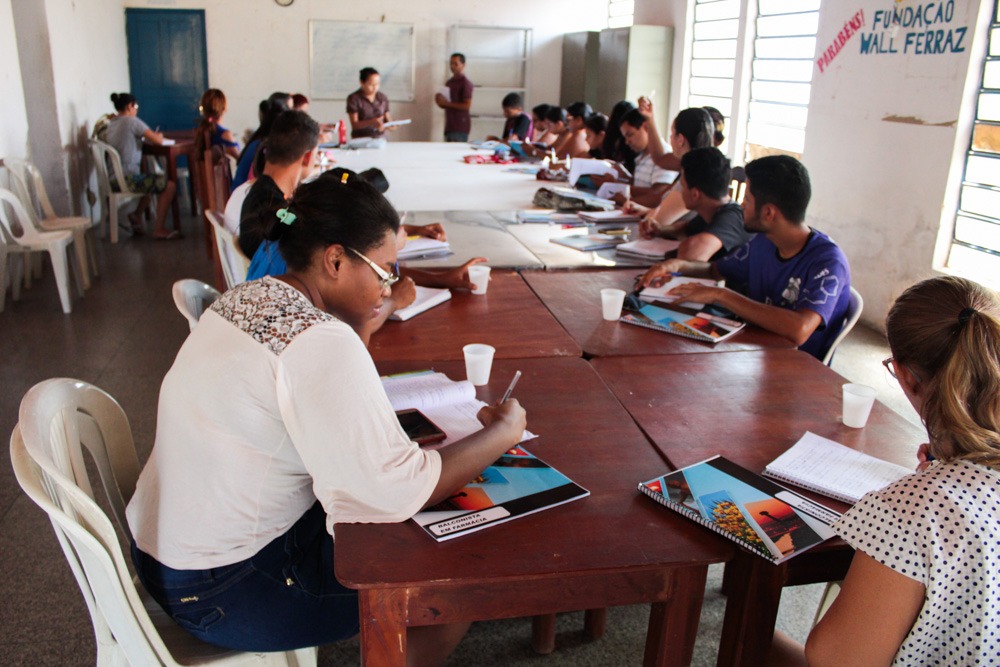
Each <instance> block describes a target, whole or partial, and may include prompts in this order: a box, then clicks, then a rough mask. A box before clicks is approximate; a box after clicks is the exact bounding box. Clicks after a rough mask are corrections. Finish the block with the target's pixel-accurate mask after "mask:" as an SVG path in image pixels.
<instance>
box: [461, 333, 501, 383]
mask: <svg viewBox="0 0 1000 667" xmlns="http://www.w3.org/2000/svg"><path fill="white" fill-rule="evenodd" d="M462 352H463V353H464V354H465V376H466V377H467V378H469V382H471V383H472V384H474V385H475V386H477V387H482V386H483V385H484V384H489V382H490V370H492V368H493V354H494V353H495V352H496V348H494V347H493V346H492V345H484V344H482V343H472V344H470V345H466V346H465V347H463V348H462Z"/></svg>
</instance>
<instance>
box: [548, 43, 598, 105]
mask: <svg viewBox="0 0 1000 667" xmlns="http://www.w3.org/2000/svg"><path fill="white" fill-rule="evenodd" d="M600 46H601V33H599V32H596V31H588V32H570V33H566V34H565V35H563V46H562V63H563V64H562V82H561V84H560V87H559V104H561V105H563V106H564V107H565V106H567V105H569V104H572V103H573V102H577V101H582V102H586V103H587V104H589V105H590V106H595V105H596V104H597V62H598V57H599V50H600ZM595 108H596V107H595ZM604 113H607V111H606V110H605V111H604Z"/></svg>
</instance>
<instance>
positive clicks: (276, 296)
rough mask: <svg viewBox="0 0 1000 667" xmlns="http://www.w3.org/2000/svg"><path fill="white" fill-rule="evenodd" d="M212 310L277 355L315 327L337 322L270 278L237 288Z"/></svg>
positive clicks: (331, 316) (301, 296)
mask: <svg viewBox="0 0 1000 667" xmlns="http://www.w3.org/2000/svg"><path fill="white" fill-rule="evenodd" d="M212 310H213V311H215V312H216V313H217V314H218V315H220V316H222V317H223V318H224V319H225V320H227V321H229V322H231V323H232V324H233V326H235V327H236V328H237V329H239V330H241V331H243V332H244V333H247V334H249V335H250V336H252V337H253V339H254V340H256V341H257V342H258V343H261V344H262V345H265V346H266V347H267V348H268V349H269V350H270V351H271V352H273V353H274V354H276V355H277V354H281V353H282V351H284V349H285V348H286V347H288V344H289V343H291V342H292V340H293V339H294V338H295V337H296V336H298V335H299V334H300V333H302V332H304V331H306V330H308V329H309V327H311V326H312V325H314V324H318V323H320V322H329V321H331V320H334V319H336V318H334V317H333V315H330V314H329V313H324V312H323V311H321V310H320V309H318V308H316V306H314V305H312V303H311V302H310V301H309V299H308V298H306V296H305V295H304V294H303V293H302V292H300V291H298V290H297V289H295V288H294V287H292V286H291V285H288V284H287V283H284V282H282V281H280V280H276V279H274V278H271V277H266V278H262V279H260V280H253V281H250V282H247V283H243V284H241V285H237V286H236V287H234V288H233V289H231V290H229V291H228V292H226V293H225V294H223V295H222V298H221V299H219V300H218V301H216V302H215V303H213V304H212Z"/></svg>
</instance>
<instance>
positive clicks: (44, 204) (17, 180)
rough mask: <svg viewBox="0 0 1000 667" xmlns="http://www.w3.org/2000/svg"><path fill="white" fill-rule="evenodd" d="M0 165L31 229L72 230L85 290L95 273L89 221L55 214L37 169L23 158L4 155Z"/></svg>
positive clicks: (76, 216)
mask: <svg viewBox="0 0 1000 667" xmlns="http://www.w3.org/2000/svg"><path fill="white" fill-rule="evenodd" d="M4 167H6V168H7V170H8V171H9V173H10V178H9V181H10V185H11V187H10V189H11V190H12V191H13V192H14V194H16V195H17V196H18V197H19V198H20V199H21V203H22V204H24V208H25V210H26V211H27V212H28V216H29V217H30V218H31V223H32V224H33V225H34V226H35V229H37V230H38V231H40V232H57V231H61V230H63V229H68V230H69V231H71V232H73V243H74V244H75V245H76V261H77V263H78V264H79V265H80V279H81V280H82V282H83V288H84V289H88V288H89V287H90V271H91V269H93V272H94V275H95V276H96V275H98V274H97V255H96V253H95V252H94V239H93V235H92V234H90V233H88V232H90V231H91V230H92V229H93V227H94V223H93V221H92V220H91V219H90V218H85V217H83V216H79V215H74V216H68V217H60V216H58V215H56V213H55V210H54V209H53V208H52V203H51V202H50V201H49V196H48V193H46V192H45V183H44V182H43V181H42V174H41V172H40V171H38V168H37V167H35V165H33V164H31V163H30V162H28V161H27V160H21V159H18V158H4Z"/></svg>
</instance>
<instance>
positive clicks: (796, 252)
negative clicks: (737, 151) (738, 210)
mask: <svg viewBox="0 0 1000 667" xmlns="http://www.w3.org/2000/svg"><path fill="white" fill-rule="evenodd" d="M746 174H747V190H746V198H745V199H744V200H743V224H744V226H745V227H746V230H747V231H748V232H757V236H755V237H754V238H753V239H752V240H751V241H749V242H748V243H746V244H745V245H743V246H740V247H739V248H737V249H736V250H734V251H733V252H732V253H731V254H729V255H727V256H726V257H723V258H722V259H720V260H718V261H716V262H712V263H709V262H692V261H684V260H678V259H671V260H667V261H666V262H661V263H660V264H656V265H654V266H653V267H652V268H651V269H650V270H649V271H647V272H646V274H645V275H644V276H643V277H642V279H641V282H642V284H643V285H650V284H652V285H661V284H663V283H664V282H666V281H667V280H669V276H670V274H671V273H674V272H679V273H683V274H684V275H689V276H696V277H700V278H712V279H714V280H720V279H723V278H724V279H725V280H726V287H705V286H701V285H696V284H693V283H689V284H686V285H679V286H678V287H677V288H676V289H674V290H672V291H671V292H670V293H671V294H676V295H678V296H682V297H684V299H685V300H687V301H697V302H699V303H714V304H718V305H720V306H722V307H724V308H727V309H729V310H731V311H732V312H734V313H736V315H738V316H739V317H741V318H743V319H744V320H746V321H747V322H750V323H752V324H756V325H757V326H759V327H762V328H764V329H767V330H769V331H773V332H774V333H776V334H780V335H782V336H784V337H785V338H788V339H789V340H791V341H794V342H795V344H796V345H797V346H798V347H799V349H801V350H803V351H804V352H808V353H809V354H811V355H813V356H814V357H816V358H818V359H822V358H823V357H824V356H826V352H827V350H829V349H830V344H831V343H833V340H834V339H835V338H836V337H837V334H838V333H839V332H840V329H841V328H842V326H843V324H844V318H845V316H846V315H847V308H848V303H849V301H850V287H851V270H850V267H849V266H848V264H847V257H846V256H844V253H843V251H841V249H840V248H839V247H838V246H837V244H835V243H834V242H833V241H832V240H830V237H828V236H827V235H826V234H823V233H822V232H820V231H817V230H815V229H811V228H810V227H809V226H808V225H807V224H806V223H805V217H806V206H808V204H809V198H810V196H811V194H812V190H811V186H810V183H809V173H808V172H807V171H806V168H805V167H804V166H803V165H802V163H801V162H799V161H798V160H796V159H795V158H793V157H789V156H787V155H772V156H769V157H764V158H760V159H759V160H754V161H753V162H751V163H750V164H748V165H747V166H746Z"/></svg>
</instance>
